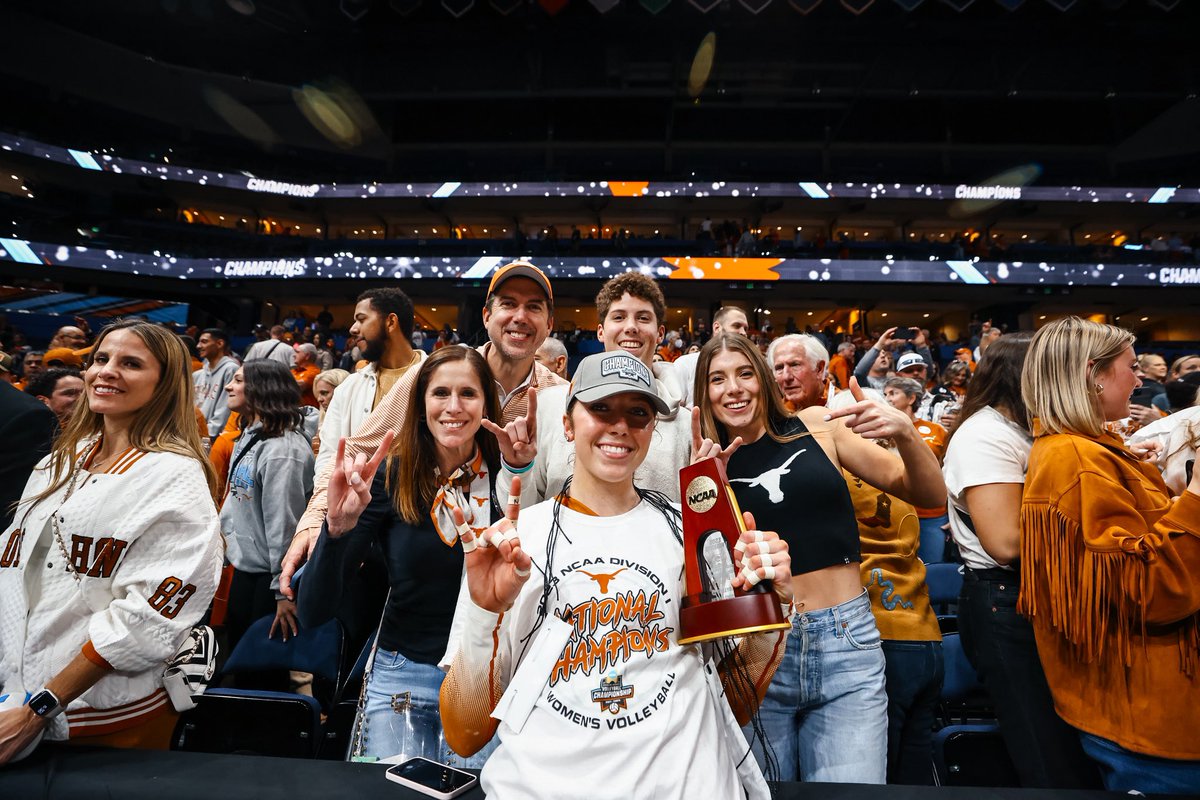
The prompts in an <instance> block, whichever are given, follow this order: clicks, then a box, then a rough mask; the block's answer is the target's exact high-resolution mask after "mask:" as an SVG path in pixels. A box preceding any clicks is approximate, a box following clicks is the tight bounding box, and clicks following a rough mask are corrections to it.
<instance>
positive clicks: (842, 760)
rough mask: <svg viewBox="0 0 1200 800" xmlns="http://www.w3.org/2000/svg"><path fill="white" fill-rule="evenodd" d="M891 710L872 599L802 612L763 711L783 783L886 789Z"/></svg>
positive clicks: (757, 745)
mask: <svg viewBox="0 0 1200 800" xmlns="http://www.w3.org/2000/svg"><path fill="white" fill-rule="evenodd" d="M887 706H888V701H887V694H886V693H885V692H884V660H883V650H882V649H881V647H880V641H879V629H878V628H876V627H875V617H874V615H873V614H872V613H871V600H870V598H869V597H867V593H866V592H865V591H864V592H863V593H862V594H861V595H859V596H858V597H856V598H855V599H853V600H847V601H846V602H845V603H842V604H840V605H836V606H834V607H832V608H825V609H821V610H820V611H809V612H806V613H803V614H796V616H795V617H794V618H793V620H792V631H791V634H790V635H789V636H788V643H787V650H786V652H785V653H784V655H783V661H782V663H780V665H779V669H778V670H776V671H775V677H774V678H773V679H772V680H771V685H770V687H768V689H767V695H766V697H765V698H764V700H763V704H762V707H761V708H760V709H759V719H760V721H761V723H762V728H763V732H764V733H765V735H766V740H767V743H768V744H769V746H770V748H771V751H772V752H773V753H774V756H775V760H776V762H777V763H778V767H779V774H778V777H777V779H778V780H781V781H796V780H804V781H812V782H822V783H874V784H881V783H884V781H885V779H886V777H887V728H888V717H887ZM744 731H745V734H746V738H747V740H750V741H753V742H754V756H755V758H757V759H758V763H759V765H760V766H763V765H765V763H766V759H765V755H764V753H763V752H762V743H761V742H759V741H755V740H754V739H753V736H752V731H751V729H750V726H747V727H746V728H745V729H744ZM764 769H765V767H764Z"/></svg>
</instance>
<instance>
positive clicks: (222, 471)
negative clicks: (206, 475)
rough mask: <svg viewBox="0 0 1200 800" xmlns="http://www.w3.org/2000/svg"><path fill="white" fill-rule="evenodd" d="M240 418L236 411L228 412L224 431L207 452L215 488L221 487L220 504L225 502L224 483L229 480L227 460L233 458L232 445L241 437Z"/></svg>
mask: <svg viewBox="0 0 1200 800" xmlns="http://www.w3.org/2000/svg"><path fill="white" fill-rule="evenodd" d="M240 417H241V415H240V414H238V412H236V411H230V412H229V421H228V422H226V423H225V430H223V431H221V434H220V435H219V436H218V437H217V438H216V439H215V440H214V441H213V443H212V447H211V448H210V449H209V451H208V460H209V463H211V464H212V465H213V469H214V470H216V472H217V486H220V487H221V502H222V503H224V502H225V481H227V480H228V479H229V460H230V459H231V458H233V445H234V442H236V441H237V439H238V437H239V436H241V435H242V432H241V430H239V429H238V419H239V418H240Z"/></svg>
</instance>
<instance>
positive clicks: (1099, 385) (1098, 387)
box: [1096, 383, 1104, 394]
mask: <svg viewBox="0 0 1200 800" xmlns="http://www.w3.org/2000/svg"><path fill="white" fill-rule="evenodd" d="M1096 394H1104V384H1103V383H1097V384H1096Z"/></svg>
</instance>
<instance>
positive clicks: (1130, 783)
mask: <svg viewBox="0 0 1200 800" xmlns="http://www.w3.org/2000/svg"><path fill="white" fill-rule="evenodd" d="M1133 344H1134V335H1133V334H1132V333H1131V332H1129V331H1127V330H1123V329H1121V328H1117V327H1114V326H1112V325H1102V324H1100V323H1096V322H1091V321H1089V320H1085V319H1080V318H1078V317H1066V318H1064V319H1060V320H1056V321H1054V322H1052V323H1050V324H1048V325H1046V326H1045V327H1044V328H1042V329H1041V330H1039V331H1038V332H1037V335H1035V336H1034V337H1033V341H1032V342H1031V343H1030V345H1029V357H1028V358H1027V359H1026V360H1025V367H1024V369H1023V371H1022V374H1021V394H1022V396H1023V397H1024V398H1025V405H1026V406H1027V407H1028V408H1029V411H1030V414H1031V416H1033V417H1034V418H1035V422H1034V442H1033V449H1032V450H1031V451H1030V453H1029V472H1028V474H1027V475H1026V479H1025V491H1024V492H1023V493H1022V495H1021V517H1020V519H1021V597H1020V599H1019V602H1018V603H1017V610H1018V611H1020V612H1021V613H1022V614H1024V615H1025V616H1026V617H1028V618H1029V622H1030V624H1031V625H1032V626H1033V633H1034V636H1035V637H1036V638H1037V650H1038V657H1039V659H1040V660H1041V662H1042V668H1043V669H1044V670H1045V674H1046V682H1047V684H1049V686H1050V692H1051V694H1052V695H1053V697H1054V709H1055V710H1056V711H1057V712H1058V714H1059V716H1060V717H1062V718H1063V720H1064V721H1065V722H1067V723H1068V724H1070V725H1071V726H1072V727H1073V728H1075V729H1076V730H1077V731H1078V732H1079V738H1080V742H1081V743H1082V744H1083V749H1084V752H1086V753H1087V754H1088V756H1089V757H1090V758H1091V759H1092V760H1093V761H1095V762H1096V764H1097V765H1098V766H1099V768H1100V772H1101V779H1102V780H1103V782H1104V788H1105V789H1108V790H1109V791H1121V792H1132V791H1134V790H1136V791H1137V792H1138V793H1145V794H1186V795H1189V796H1194V795H1195V792H1196V788H1197V787H1200V741H1198V740H1197V738H1196V736H1195V735H1193V732H1194V731H1195V730H1197V728H1200V704H1197V702H1196V700H1197V698H1200V669H1198V667H1197V665H1200V472H1196V473H1193V475H1192V477H1191V480H1189V481H1188V483H1187V488H1186V489H1185V491H1183V492H1182V493H1181V494H1180V495H1179V496H1178V497H1176V498H1172V497H1171V494H1170V491H1169V490H1168V489H1167V485H1166V484H1165V483H1164V482H1163V478H1162V476H1161V475H1160V474H1159V472H1158V468H1157V467H1155V466H1154V465H1153V464H1151V463H1148V462H1147V460H1146V457H1147V456H1149V455H1151V454H1152V451H1146V450H1143V451H1141V452H1138V451H1131V450H1130V449H1129V448H1127V447H1126V446H1125V444H1124V442H1122V441H1121V440H1120V439H1119V438H1118V437H1117V436H1115V435H1114V434H1112V433H1110V432H1109V431H1108V430H1107V428H1106V424H1107V423H1111V422H1113V421H1115V420H1121V419H1124V418H1125V417H1127V416H1129V398H1130V395H1131V394H1132V392H1133V390H1134V389H1136V388H1137V387H1138V386H1140V385H1141V380H1140V379H1139V378H1138V376H1137V373H1136V371H1135V370H1136V367H1137V358H1136V356H1135V355H1134V352H1133Z"/></svg>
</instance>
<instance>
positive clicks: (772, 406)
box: [692, 333, 808, 447]
mask: <svg viewBox="0 0 1200 800" xmlns="http://www.w3.org/2000/svg"><path fill="white" fill-rule="evenodd" d="M725 351H729V352H731V353H741V354H742V355H744V356H745V357H746V358H747V359H748V360H749V361H750V366H751V368H752V369H753V370H754V375H755V377H757V378H758V385H759V396H758V399H759V403H758V420H756V421H757V422H761V423H762V424H763V425H764V426H765V427H766V429H767V435H768V436H770V437H771V438H772V439H774V440H775V441H777V442H780V443H781V444H782V443H784V442H790V441H793V440H795V439H799V438H800V437H801V436H807V435H808V434H807V433H799V434H784V433H783V430H784V427H785V426H786V425H787V420H788V419H789V418H790V417H791V416H792V414H790V413H788V410H787V405H786V404H785V402H784V399H783V390H782V389H780V388H779V384H778V383H776V382H775V376H774V375H772V374H771V368H770V366H769V365H768V364H767V360H766V358H764V357H763V354H762V353H760V352H759V350H758V346H757V345H755V344H754V343H753V342H752V341H750V339H749V338H747V337H745V336H742V335H741V334H737V333H718V334H717V335H716V336H714V337H713V338H711V339H709V340H708V343H707V344H705V345H704V347H702V348H700V356H699V357H698V358H697V359H696V382H695V383H694V384H693V385H692V397H694V398H695V400H696V404H697V405H698V406H700V430H701V431H702V432H703V434H704V436H705V437H707V438H709V439H712V440H713V441H714V442H720V443H721V446H722V447H724V446H726V445H728V444H729V431H727V430H726V429H725V425H724V424H723V423H721V422H719V421H718V420H717V418H716V416H715V415H714V414H713V410H712V403H711V402H710V401H709V399H708V370H709V368H710V367H711V366H712V361H713V359H714V358H716V357H717V353H722V352H725ZM747 444H749V442H747Z"/></svg>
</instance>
